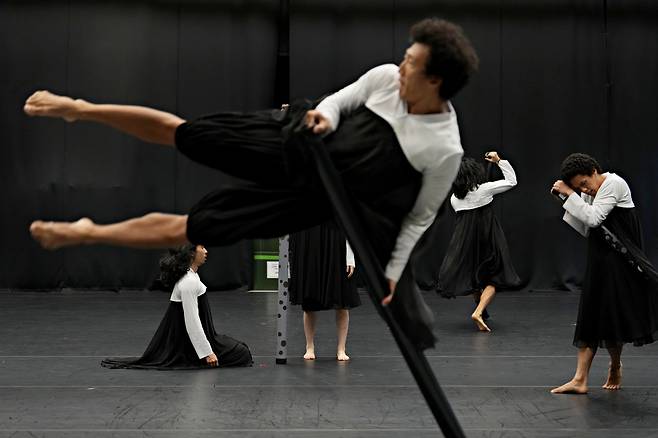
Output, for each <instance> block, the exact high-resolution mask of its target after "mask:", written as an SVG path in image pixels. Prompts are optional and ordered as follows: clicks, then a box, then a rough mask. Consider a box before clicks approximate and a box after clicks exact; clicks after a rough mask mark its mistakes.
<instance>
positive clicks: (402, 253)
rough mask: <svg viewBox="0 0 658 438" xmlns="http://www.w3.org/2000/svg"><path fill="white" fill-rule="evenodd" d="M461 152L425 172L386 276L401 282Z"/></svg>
mask: <svg viewBox="0 0 658 438" xmlns="http://www.w3.org/2000/svg"><path fill="white" fill-rule="evenodd" d="M461 156H462V153H461V152H456V153H453V154H452V155H448V156H446V157H445V158H444V159H443V162H442V163H441V164H440V165H439V166H437V167H434V168H432V169H430V170H428V171H427V172H425V173H423V184H422V186H421V188H420V191H419V192H418V197H417V198H416V203H415V204H414V206H413V208H412V209H411V211H410V212H409V214H408V215H407V217H405V219H404V220H403V221H402V226H401V228H400V234H399V235H398V239H397V241H396V242H395V249H394V250H393V253H392V254H391V258H390V260H389V262H388V265H387V266H386V277H387V278H388V279H390V280H393V281H396V282H397V281H398V280H399V279H400V277H401V276H402V271H403V270H404V267H405V266H406V265H407V261H408V260H409V255H410V254H411V251H412V250H413V249H414V246H415V245H416V242H418V239H420V237H421V236H422V235H423V233H424V232H425V230H427V228H429V226H430V225H432V222H433V221H434V218H435V217H436V213H437V211H438V209H439V207H440V206H441V203H442V202H443V200H444V199H445V197H446V196H447V195H448V193H449V192H450V189H451V187H452V182H453V181H454V180H455V177H456V176H457V171H458V170H459V165H460V164H461Z"/></svg>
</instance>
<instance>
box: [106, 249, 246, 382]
mask: <svg viewBox="0 0 658 438" xmlns="http://www.w3.org/2000/svg"><path fill="white" fill-rule="evenodd" d="M207 254H208V251H207V250H206V248H204V247H203V246H201V245H184V246H182V247H180V248H178V249H175V250H170V252H169V254H168V255H166V256H165V257H163V258H162V260H161V261H160V270H161V273H160V279H161V280H162V283H163V284H164V285H165V286H166V287H168V288H172V289H173V291H172V293H171V298H170V299H169V301H170V302H169V307H168V308H167V312H166V313H165V315H164V317H163V318H162V321H161V322H160V326H159V327H158V329H157V330H156V332H155V335H153V339H151V342H150V344H149V346H148V347H147V348H146V351H145V352H144V354H143V355H142V357H140V358H114V359H105V360H104V361H103V362H101V365H102V366H104V367H107V368H142V369H150V368H153V369H190V368H205V367H233V366H251V364H252V363H253V361H252V359H251V352H250V351H249V347H247V344H245V343H244V342H240V341H236V340H235V339H233V338H231V337H230V336H227V335H220V334H218V333H217V332H216V331H215V326H214V324H213V320H212V314H211V312H210V304H209V302H208V297H207V295H206V286H205V285H204V284H203V283H202V282H201V279H200V278H199V274H198V273H197V270H198V269H199V267H200V266H201V265H203V264H204V263H205V262H206V257H207Z"/></svg>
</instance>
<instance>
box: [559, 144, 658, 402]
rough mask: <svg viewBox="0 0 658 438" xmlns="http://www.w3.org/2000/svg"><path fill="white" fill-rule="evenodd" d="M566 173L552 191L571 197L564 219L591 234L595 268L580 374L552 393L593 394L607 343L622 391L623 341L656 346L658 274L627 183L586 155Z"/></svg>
mask: <svg viewBox="0 0 658 438" xmlns="http://www.w3.org/2000/svg"><path fill="white" fill-rule="evenodd" d="M561 173H562V177H561V179H560V180H557V181H555V183H554V184H553V186H552V187H551V192H552V193H554V194H557V195H559V196H560V197H561V198H562V199H563V200H564V204H563V208H564V210H566V211H565V213H564V217H563V219H564V221H565V222H567V223H568V224H569V225H570V226H571V227H573V228H574V229H575V230H576V231H578V232H579V233H580V234H582V235H583V236H585V237H586V238H587V268H586V270H585V276H584V279H583V289H582V292H581V294H580V303H579V305H578V317H577V320H576V331H575V334H574V339H573V345H574V346H575V347H577V348H578V361H577V365H576V373H575V375H574V377H573V378H572V379H571V380H570V381H569V382H567V383H565V384H564V385H562V386H559V387H557V388H554V389H553V390H552V391H551V392H552V393H554V394H562V393H571V394H585V393H587V390H588V387H587V383H588V377H589V370H590V365H591V364H592V360H593V359H594V355H595V354H596V351H597V349H598V348H599V347H604V348H606V349H607V350H608V353H609V354H610V364H609V369H608V377H607V379H606V381H605V383H604V384H603V388H604V389H608V390H616V389H619V388H620V387H621V377H622V371H621V367H622V364H621V352H622V347H623V345H624V344H625V343H632V344H633V345H635V346H640V345H644V344H648V343H651V342H653V341H654V340H655V339H656V336H657V335H658V273H657V272H656V270H655V269H654V267H653V266H652V265H651V262H650V261H649V260H648V259H647V257H646V255H645V254H644V252H643V250H642V228H641V226H640V220H639V216H638V214H637V211H636V210H635V203H634V202H633V198H632V196H631V190H630V188H629V186H628V184H627V183H626V181H625V180H624V179H623V178H622V177H621V176H619V175H617V174H615V173H612V172H603V170H602V169H601V166H600V165H599V163H598V162H597V161H596V160H595V159H594V158H593V157H591V156H589V155H586V154H580V153H577V154H571V155H569V156H568V157H567V158H566V159H565V160H564V162H563V163H562V168H561Z"/></svg>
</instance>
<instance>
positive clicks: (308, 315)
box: [304, 310, 317, 360]
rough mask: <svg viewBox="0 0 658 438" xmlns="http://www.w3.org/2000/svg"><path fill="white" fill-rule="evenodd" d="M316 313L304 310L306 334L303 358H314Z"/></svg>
mask: <svg viewBox="0 0 658 438" xmlns="http://www.w3.org/2000/svg"><path fill="white" fill-rule="evenodd" d="M316 321H317V315H316V314H315V312H307V311H306V310H305V311H304V335H305V336H306V353H304V359H306V360H314V359H315V322H316Z"/></svg>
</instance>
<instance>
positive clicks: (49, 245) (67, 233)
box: [30, 213, 187, 249]
mask: <svg viewBox="0 0 658 438" xmlns="http://www.w3.org/2000/svg"><path fill="white" fill-rule="evenodd" d="M186 229H187V215H179V214H166V213H149V214H147V215H146V216H142V217H139V218H134V219H129V220H126V221H123V222H118V223H114V224H108V225H99V224H95V223H94V222H92V221H91V219H88V218H82V219H80V220H78V221H77V222H43V221H34V222H32V225H31V226H30V233H31V234H32V237H33V238H34V239H35V240H37V241H38V242H39V243H40V244H41V246H43V247H44V248H46V249H58V248H61V247H64V246H74V245H93V244H106V245H112V246H126V247H132V248H168V247H172V246H177V245H183V244H185V243H187V235H186Z"/></svg>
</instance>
